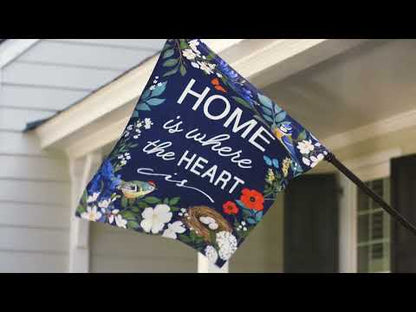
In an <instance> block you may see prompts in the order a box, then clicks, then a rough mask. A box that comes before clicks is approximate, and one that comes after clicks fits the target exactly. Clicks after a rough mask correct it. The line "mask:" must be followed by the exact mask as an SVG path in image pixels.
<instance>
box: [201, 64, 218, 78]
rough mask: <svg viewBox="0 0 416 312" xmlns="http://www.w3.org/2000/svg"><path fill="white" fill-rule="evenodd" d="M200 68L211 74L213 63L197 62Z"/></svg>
mask: <svg viewBox="0 0 416 312" xmlns="http://www.w3.org/2000/svg"><path fill="white" fill-rule="evenodd" d="M198 64H199V66H200V68H201V70H203V71H204V72H205V73H206V74H208V75H211V74H212V73H213V72H214V71H213V70H214V68H215V64H209V63H206V62H198Z"/></svg>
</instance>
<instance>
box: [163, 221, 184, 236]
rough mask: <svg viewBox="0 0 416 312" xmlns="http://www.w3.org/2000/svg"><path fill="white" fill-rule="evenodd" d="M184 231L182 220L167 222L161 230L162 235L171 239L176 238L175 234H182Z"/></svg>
mask: <svg viewBox="0 0 416 312" xmlns="http://www.w3.org/2000/svg"><path fill="white" fill-rule="evenodd" d="M185 231H186V229H185V227H184V226H183V223H182V221H175V222H173V223H169V224H168V228H167V229H166V230H165V231H164V232H163V234H162V236H163V237H167V238H171V239H176V238H177V235H176V234H182V233H183V232H185Z"/></svg>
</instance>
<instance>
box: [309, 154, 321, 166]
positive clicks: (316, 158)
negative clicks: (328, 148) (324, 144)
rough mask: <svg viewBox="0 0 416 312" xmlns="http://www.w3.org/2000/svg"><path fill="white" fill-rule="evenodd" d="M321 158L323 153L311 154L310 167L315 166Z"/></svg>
mask: <svg viewBox="0 0 416 312" xmlns="http://www.w3.org/2000/svg"><path fill="white" fill-rule="evenodd" d="M323 159H324V154H318V155H317V156H316V157H315V156H311V161H312V163H311V165H310V167H311V168H313V167H315V166H316V165H317V164H318V163H319V162H320V161H321V160H323Z"/></svg>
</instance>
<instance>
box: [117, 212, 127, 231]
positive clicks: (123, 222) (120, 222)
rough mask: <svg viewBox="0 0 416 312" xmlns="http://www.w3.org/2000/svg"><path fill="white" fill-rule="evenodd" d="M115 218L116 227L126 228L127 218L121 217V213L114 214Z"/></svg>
mask: <svg viewBox="0 0 416 312" xmlns="http://www.w3.org/2000/svg"><path fill="white" fill-rule="evenodd" d="M115 220H116V225H117V226H118V227H120V228H124V229H126V228H127V220H126V219H123V217H122V216H121V215H119V214H118V215H116V217H115Z"/></svg>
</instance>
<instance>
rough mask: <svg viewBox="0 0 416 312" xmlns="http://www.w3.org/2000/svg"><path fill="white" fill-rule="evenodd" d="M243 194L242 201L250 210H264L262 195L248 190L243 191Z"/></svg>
mask: <svg viewBox="0 0 416 312" xmlns="http://www.w3.org/2000/svg"><path fill="white" fill-rule="evenodd" d="M241 193H242V195H241V197H240V200H241V202H242V203H243V204H244V205H245V206H246V207H247V208H248V209H253V210H256V211H261V210H263V203H264V197H263V194H262V193H260V192H259V191H256V190H250V189H248V188H245V189H243V190H242V192H241Z"/></svg>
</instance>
